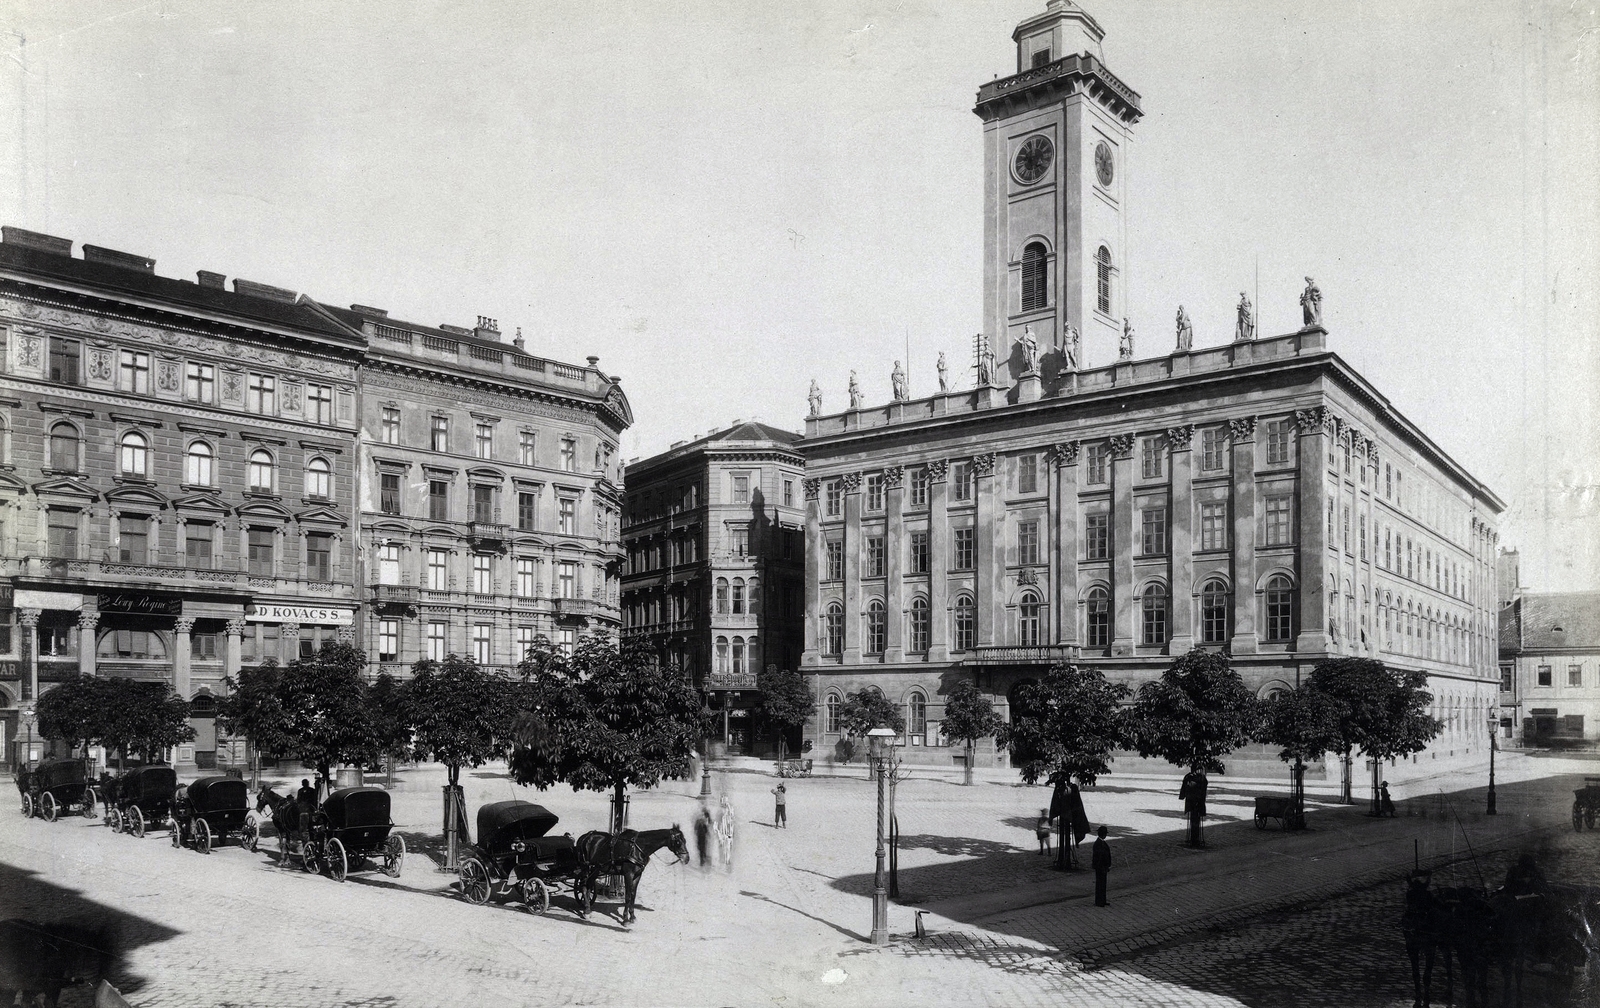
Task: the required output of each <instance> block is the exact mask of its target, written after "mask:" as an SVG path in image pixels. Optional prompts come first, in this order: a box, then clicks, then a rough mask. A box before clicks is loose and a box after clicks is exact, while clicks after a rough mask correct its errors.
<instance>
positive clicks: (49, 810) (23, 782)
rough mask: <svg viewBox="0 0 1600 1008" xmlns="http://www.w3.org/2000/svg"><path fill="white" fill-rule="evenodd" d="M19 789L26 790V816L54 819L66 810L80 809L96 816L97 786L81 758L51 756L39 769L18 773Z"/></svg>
mask: <svg viewBox="0 0 1600 1008" xmlns="http://www.w3.org/2000/svg"><path fill="white" fill-rule="evenodd" d="M17 790H19V791H21V792H22V814H23V815H24V816H30V817H31V816H35V815H38V816H42V817H43V818H45V819H47V820H49V821H50V822H55V821H56V820H57V819H59V818H60V817H61V815H62V814H63V813H66V814H68V815H71V814H72V813H74V812H77V813H79V814H80V815H82V816H83V817H84V818H85V819H93V818H94V816H95V799H94V789H93V788H92V787H90V786H89V781H88V775H87V774H86V773H85V772H84V766H83V760H81V759H72V758H70V757H66V758H61V759H49V760H45V761H44V762H43V763H40V764H39V766H38V768H37V769H35V770H25V771H22V772H21V773H19V774H18V775H17Z"/></svg>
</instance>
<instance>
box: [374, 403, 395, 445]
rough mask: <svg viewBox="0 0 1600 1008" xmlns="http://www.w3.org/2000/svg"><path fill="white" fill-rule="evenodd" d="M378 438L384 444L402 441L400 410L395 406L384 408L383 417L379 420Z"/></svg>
mask: <svg viewBox="0 0 1600 1008" xmlns="http://www.w3.org/2000/svg"><path fill="white" fill-rule="evenodd" d="M378 438H379V440H381V441H382V442H383V443H384V444H399V443H400V411H399V410H398V409H396V408H395V407H393V406H385V407H384V408H383V418H382V419H381V420H380V421H379V433H378Z"/></svg>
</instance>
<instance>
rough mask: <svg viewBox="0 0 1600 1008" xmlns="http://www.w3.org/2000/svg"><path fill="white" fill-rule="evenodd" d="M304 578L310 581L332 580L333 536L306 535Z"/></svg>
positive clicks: (312, 533) (318, 533) (317, 533)
mask: <svg viewBox="0 0 1600 1008" xmlns="http://www.w3.org/2000/svg"><path fill="white" fill-rule="evenodd" d="M306 577H307V578H309V579H311V580H312V581H332V580H333V536H331V535H328V534H327V533H325V532H308V533H306Z"/></svg>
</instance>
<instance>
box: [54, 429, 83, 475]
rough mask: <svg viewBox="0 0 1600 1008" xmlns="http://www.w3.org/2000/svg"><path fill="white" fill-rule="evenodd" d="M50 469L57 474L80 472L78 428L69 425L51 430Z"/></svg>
mask: <svg viewBox="0 0 1600 1008" xmlns="http://www.w3.org/2000/svg"><path fill="white" fill-rule="evenodd" d="M50 468H52V469H54V470H56V471H57V472H72V473H75V472H77V471H78V428H76V427H74V426H72V425H71V424H69V423H58V424H56V425H55V426H54V427H51V428H50Z"/></svg>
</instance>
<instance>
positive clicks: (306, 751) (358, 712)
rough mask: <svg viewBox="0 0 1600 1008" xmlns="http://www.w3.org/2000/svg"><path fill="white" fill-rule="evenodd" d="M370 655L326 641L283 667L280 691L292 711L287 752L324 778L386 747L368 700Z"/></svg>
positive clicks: (326, 778)
mask: <svg viewBox="0 0 1600 1008" xmlns="http://www.w3.org/2000/svg"><path fill="white" fill-rule="evenodd" d="M366 667H367V656H366V655H365V654H363V653H362V652H361V651H359V650H357V649H356V648H355V647H354V646H353V645H350V644H342V643H332V644H324V645H322V647H321V649H320V650H318V651H317V653H316V654H314V655H312V656H310V657H309V658H296V659H295V660H294V661H292V662H290V663H289V665H288V667H287V668H285V669H284V670H283V677H282V679H281V680H280V681H279V684H278V696H279V699H280V702H281V703H282V704H283V707H284V711H285V714H286V715H287V720H288V725H289V730H288V737H289V740H290V742H289V746H288V748H287V752H286V754H287V755H292V756H294V757H296V758H298V759H301V760H304V761H305V762H307V763H310V764H311V765H312V766H314V767H316V768H317V773H319V774H321V775H322V779H323V780H324V781H329V780H331V779H332V772H333V767H334V765H335V764H339V763H367V762H370V761H372V760H374V759H376V758H377V756H378V751H379V749H380V748H381V747H382V746H381V743H382V739H381V737H380V735H379V731H378V723H377V718H376V717H375V716H374V713H373V710H372V707H371V705H370V704H369V703H368V686H367V681H366V678H365V676H364V672H365V670H366Z"/></svg>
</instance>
